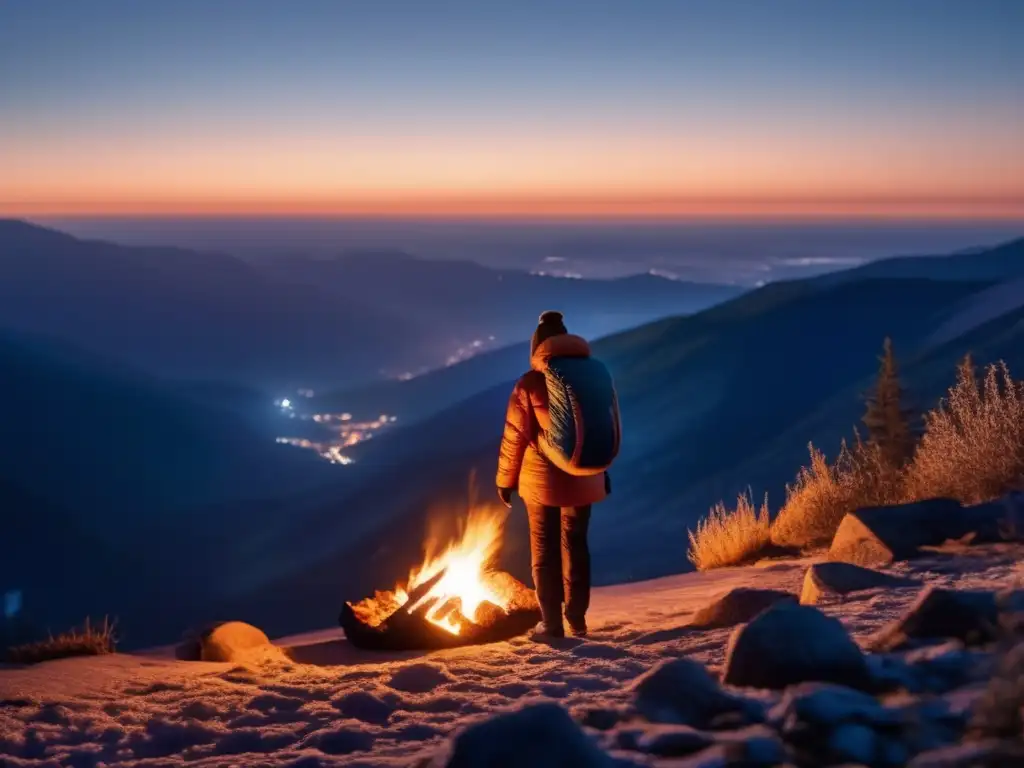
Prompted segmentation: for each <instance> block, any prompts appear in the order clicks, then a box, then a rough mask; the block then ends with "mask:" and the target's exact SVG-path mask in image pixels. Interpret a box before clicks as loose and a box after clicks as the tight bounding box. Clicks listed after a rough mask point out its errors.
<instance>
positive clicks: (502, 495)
mask: <svg viewBox="0 0 1024 768" xmlns="http://www.w3.org/2000/svg"><path fill="white" fill-rule="evenodd" d="M512 491H513V489H512V488H498V498H499V499H501V503H502V504H504V505H505V506H506V507H508V508H509V509H512Z"/></svg>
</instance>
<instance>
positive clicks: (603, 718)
mask: <svg viewBox="0 0 1024 768" xmlns="http://www.w3.org/2000/svg"><path fill="white" fill-rule="evenodd" d="M573 717H574V719H576V720H577V721H579V723H580V725H583V726H585V727H587V728H593V729H594V730H597V731H610V730H611V729H612V728H614V727H615V726H616V725H618V724H619V722H620V721H622V719H623V713H622V712H621V711H620V710H618V709H612V708H610V707H583V708H581V709H579V710H577V711H575V712H573Z"/></svg>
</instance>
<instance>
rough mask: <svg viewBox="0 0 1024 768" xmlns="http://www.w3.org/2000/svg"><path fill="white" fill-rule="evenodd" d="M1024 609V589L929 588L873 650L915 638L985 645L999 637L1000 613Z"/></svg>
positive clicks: (909, 642) (874, 643) (880, 636)
mask: <svg viewBox="0 0 1024 768" xmlns="http://www.w3.org/2000/svg"><path fill="white" fill-rule="evenodd" d="M1021 609H1024V590H1009V591H1006V592H995V591H992V590H983V589H970V590H967V589H942V588H941V587H928V588H927V589H925V590H924V591H923V592H922V593H921V595H920V597H918V599H917V600H916V601H914V604H913V605H911V606H910V608H908V609H907V612H906V613H905V614H904V615H903V617H902V618H900V619H898V620H897V621H895V622H894V623H892V624H890V625H889V626H887V627H885V628H883V629H882V630H881V631H880V632H879V633H878V634H877V635H876V636H875V637H874V638H873V639H872V641H871V643H870V646H871V648H872V650H876V651H891V650H895V649H897V648H902V647H906V646H913V645H914V644H915V641H934V640H949V639H955V640H961V641H963V642H964V643H965V644H967V645H984V644H986V643H990V642H993V641H994V640H996V639H997V637H998V635H999V631H1000V623H999V614H1000V613H1001V612H1003V611H1006V612H1017V611H1020V610H1021Z"/></svg>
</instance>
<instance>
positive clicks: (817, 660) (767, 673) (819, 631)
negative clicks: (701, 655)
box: [723, 600, 870, 689]
mask: <svg viewBox="0 0 1024 768" xmlns="http://www.w3.org/2000/svg"><path fill="white" fill-rule="evenodd" d="M723 679H724V681H725V682H726V683H729V684H731V685H741V686H749V687H753V688H772V689H781V688H786V687H788V686H790V685H796V684H797V683H803V682H810V681H818V682H825V683H839V684H840V685H848V686H850V687H853V688H861V687H863V686H864V685H865V684H866V683H868V682H869V681H870V675H869V671H868V666H867V663H866V661H865V659H864V655H863V654H862V653H861V651H860V648H858V647H857V644H856V643H854V642H853V640H852V639H851V638H850V636H849V635H848V634H847V633H846V630H845V629H844V628H843V625H842V624H841V623H840V622H839V620H838V619H834V618H832V617H830V616H826V615H825V614H824V613H822V612H821V611H819V610H818V609H817V608H812V607H810V606H803V605H798V604H797V603H795V602H790V601H788V600H787V601H783V602H780V603H776V604H775V605H773V606H772V607H771V608H769V609H768V610H767V611H765V612H764V613H762V614H760V615H759V616H757V617H756V618H754V620H753V621H751V622H750V623H749V624H745V625H743V626H740V627H737V628H736V629H735V630H734V631H733V633H732V637H730V638H729V646H728V648H727V649H726V658H725V674H724V676H723Z"/></svg>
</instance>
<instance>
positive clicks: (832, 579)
mask: <svg viewBox="0 0 1024 768" xmlns="http://www.w3.org/2000/svg"><path fill="white" fill-rule="evenodd" d="M920 583H921V582H919V581H917V580H916V579H907V578H903V577H900V576H891V575H889V574H888V573H882V572H881V571H874V570H871V569H870V568H861V567H860V566H859V565H853V564H852V563H842V562H829V563H815V564H814V565H812V566H811V567H810V568H808V569H807V573H806V574H805V575H804V588H803V592H801V594H800V603H801V605H815V604H816V603H818V602H820V601H821V599H822V598H823V597H825V596H827V595H846V594H849V593H851V592H860V591H861V590H865V589H876V588H878V587H913V586H917V585H919V584H920Z"/></svg>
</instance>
